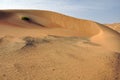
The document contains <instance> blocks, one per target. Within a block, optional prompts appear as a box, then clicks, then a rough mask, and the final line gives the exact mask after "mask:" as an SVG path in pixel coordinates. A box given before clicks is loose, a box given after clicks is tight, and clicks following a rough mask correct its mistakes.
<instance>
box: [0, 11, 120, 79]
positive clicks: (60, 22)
mask: <svg viewBox="0 0 120 80" xmlns="http://www.w3.org/2000/svg"><path fill="white" fill-rule="evenodd" d="M108 26H109V25H103V24H100V23H97V22H94V21H90V20H83V19H76V18H73V17H70V16H66V15H63V14H60V13H56V12H51V11H44V10H1V11H0V80H120V69H119V68H120V34H119V32H117V31H116V30H114V29H116V28H109V27H108ZM110 27H111V26H110Z"/></svg>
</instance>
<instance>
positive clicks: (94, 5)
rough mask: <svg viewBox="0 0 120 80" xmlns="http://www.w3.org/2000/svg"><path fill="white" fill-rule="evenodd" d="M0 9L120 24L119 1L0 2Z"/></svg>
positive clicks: (12, 0) (14, 0)
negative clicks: (63, 15) (39, 12)
mask: <svg viewBox="0 0 120 80" xmlns="http://www.w3.org/2000/svg"><path fill="white" fill-rule="evenodd" d="M0 9H40V10H41V9H42V10H52V11H56V12H60V13H63V14H67V15H70V16H73V17H77V18H82V19H89V20H94V21H97V22H100V23H114V22H120V0H0Z"/></svg>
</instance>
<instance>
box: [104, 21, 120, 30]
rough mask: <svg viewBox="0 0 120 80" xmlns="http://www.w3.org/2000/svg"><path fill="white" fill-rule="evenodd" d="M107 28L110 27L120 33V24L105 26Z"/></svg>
mask: <svg viewBox="0 0 120 80" xmlns="http://www.w3.org/2000/svg"><path fill="white" fill-rule="evenodd" d="M105 25H106V26H109V27H110V28H112V29H114V30H116V31H118V32H120V23H113V24H105Z"/></svg>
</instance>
